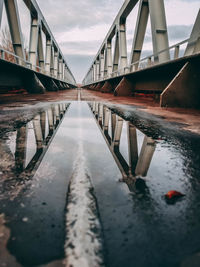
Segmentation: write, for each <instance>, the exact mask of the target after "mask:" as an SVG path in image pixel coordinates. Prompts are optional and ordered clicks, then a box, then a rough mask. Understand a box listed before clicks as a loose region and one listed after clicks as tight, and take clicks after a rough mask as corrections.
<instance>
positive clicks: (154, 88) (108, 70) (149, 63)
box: [83, 0, 200, 107]
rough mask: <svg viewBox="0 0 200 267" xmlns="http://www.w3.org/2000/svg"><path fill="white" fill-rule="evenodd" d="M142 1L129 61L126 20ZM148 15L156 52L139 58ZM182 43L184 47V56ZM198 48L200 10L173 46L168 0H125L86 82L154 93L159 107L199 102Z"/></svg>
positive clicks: (90, 86)
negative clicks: (188, 30)
mask: <svg viewBox="0 0 200 267" xmlns="http://www.w3.org/2000/svg"><path fill="white" fill-rule="evenodd" d="M138 2H139V9H138V15H137V22H136V27H135V29H134V37H133V44H132V49H131V54H130V60H129V61H128V56H127V41H126V20H127V17H128V16H129V14H130V13H131V11H132V10H133V9H134V8H135V6H136V4H137V3H138ZM149 17H150V22H151V33H152V46H153V54H152V55H149V56H148V57H145V58H142V59H141V54H142V48H143V43H144V37H145V32H146V28H147V22H148V18H149ZM113 39H115V40H114V55H112V43H113V42H112V40H113ZM184 46H186V48H185V50H184V53H183V54H182V55H181V53H180V52H182V51H181V50H182V47H184ZM199 53H200V11H199V13H198V15H197V18H196V21H195V24H194V26H193V29H192V32H191V35H190V37H189V39H187V40H184V41H182V42H180V43H178V44H176V45H173V46H171V47H169V41H168V29H167V23H166V15H165V6H164V1H163V0H140V1H139V0H126V1H125V2H124V4H123V6H122V7H121V9H120V11H119V13H118V15H117V16H116V18H115V20H114V22H113V24H112V26H111V28H110V30H109V32H108V34H107V35H106V37H105V39H104V41H103V43H102V45H101V47H100V49H99V50H98V52H97V54H96V56H95V58H94V60H93V62H92V65H91V67H90V68H89V70H88V72H87V74H86V76H85V78H84V80H83V84H84V87H85V88H87V89H90V90H96V91H101V92H113V93H114V95H118V96H130V95H134V94H137V93H147V94H148V93H154V94H155V97H156V98H158V99H159V100H160V105H161V106H172V107H174V106H181V107H199V106H200V104H199V103H200V86H199V78H198V77H199V75H200V71H199V64H200V54H199ZM128 62H130V63H129V64H128Z"/></svg>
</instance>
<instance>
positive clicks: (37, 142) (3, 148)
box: [0, 103, 70, 191]
mask: <svg viewBox="0 0 200 267" xmlns="http://www.w3.org/2000/svg"><path fill="white" fill-rule="evenodd" d="M69 105H70V104H68V103H67V104H66V103H61V104H53V105H51V106H50V107H49V108H48V109H47V110H46V111H43V112H40V113H39V114H37V115H36V116H35V117H34V118H33V120H32V121H30V122H28V123H27V124H26V125H23V126H22V127H20V128H19V129H17V131H16V133H14V135H15V136H16V138H14V139H13V140H14V141H12V142H15V144H13V143H12V142H11V143H9V142H8V141H7V140H4V139H1V140H0V155H1V158H2V159H3V160H1V163H0V175H1V177H2V180H3V185H2V190H3V191H4V189H7V190H8V187H9V185H11V184H12V183H11V182H10V181H11V180H12V181H17V180H24V179H30V178H31V177H32V176H33V175H34V173H35V171H36V170H37V168H38V167H39V165H40V162H41V161H42V158H43V157H44V155H45V153H46V151H47V149H48V147H49V145H50V143H51V140H52V139H53V137H54V135H55V133H56V131H57V129H58V127H59V125H60V123H61V121H62V118H63V115H64V114H65V112H66V111H67V109H68V107H69ZM31 131H32V132H31ZM28 135H29V136H30V137H31V139H30V138H29V141H27V140H28ZM11 147H15V148H14V151H13V152H14V153H12V148H11ZM33 150H34V151H33ZM30 151H31V152H32V154H33V153H34V154H33V155H31V157H30V155H29V154H30ZM8 184H9V185H8ZM5 187H6V188H5Z"/></svg>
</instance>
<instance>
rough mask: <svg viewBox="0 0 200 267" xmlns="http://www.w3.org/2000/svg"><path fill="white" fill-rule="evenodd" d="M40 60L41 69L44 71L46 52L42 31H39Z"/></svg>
mask: <svg viewBox="0 0 200 267" xmlns="http://www.w3.org/2000/svg"><path fill="white" fill-rule="evenodd" d="M38 60H39V66H40V68H42V70H44V50H43V41H42V33H41V29H39V34H38Z"/></svg>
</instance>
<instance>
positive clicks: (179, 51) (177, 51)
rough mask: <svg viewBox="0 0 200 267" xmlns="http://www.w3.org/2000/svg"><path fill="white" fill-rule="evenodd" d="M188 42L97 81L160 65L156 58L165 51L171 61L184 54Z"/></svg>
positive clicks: (147, 57)
mask: <svg viewBox="0 0 200 267" xmlns="http://www.w3.org/2000/svg"><path fill="white" fill-rule="evenodd" d="M188 41H189V38H188V39H186V40H184V41H182V42H179V43H177V44H174V45H172V46H170V47H169V48H167V49H163V50H161V51H160V52H158V53H156V54H151V55H149V56H146V57H144V58H142V59H141V60H138V61H136V62H134V63H132V64H130V65H129V66H127V67H124V68H121V69H118V70H116V71H113V72H112V73H111V74H109V75H108V74H105V75H104V77H103V78H100V77H99V78H98V81H104V80H107V79H109V78H114V77H117V76H120V75H125V74H127V73H132V72H135V71H138V70H142V69H146V68H148V67H152V66H155V65H158V64H161V63H160V62H159V61H158V60H156V59H157V58H158V56H159V55H160V54H162V53H163V52H166V51H169V53H170V57H171V60H173V59H177V58H180V57H182V56H183V54H184V50H185V47H186V45H187V43H188ZM91 81H92V80H91Z"/></svg>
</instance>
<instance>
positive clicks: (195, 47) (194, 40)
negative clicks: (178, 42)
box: [185, 10, 200, 56]
mask: <svg viewBox="0 0 200 267" xmlns="http://www.w3.org/2000/svg"><path fill="white" fill-rule="evenodd" d="M199 25H200V10H199V13H198V15H197V18H196V21H195V24H194V26H193V29H192V33H191V35H190V39H189V42H188V45H187V47H186V50H185V56H189V55H192V54H194V53H196V52H199V51H200V27H199Z"/></svg>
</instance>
